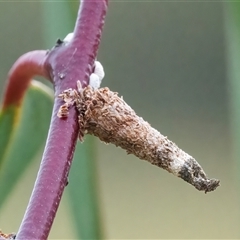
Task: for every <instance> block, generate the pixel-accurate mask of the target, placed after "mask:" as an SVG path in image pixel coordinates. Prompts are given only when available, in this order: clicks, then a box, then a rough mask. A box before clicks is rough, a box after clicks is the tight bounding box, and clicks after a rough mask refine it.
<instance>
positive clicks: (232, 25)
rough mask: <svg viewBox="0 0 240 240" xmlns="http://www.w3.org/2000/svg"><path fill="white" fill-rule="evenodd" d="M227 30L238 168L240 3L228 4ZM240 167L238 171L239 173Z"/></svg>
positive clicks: (239, 155)
mask: <svg viewBox="0 0 240 240" xmlns="http://www.w3.org/2000/svg"><path fill="white" fill-rule="evenodd" d="M225 29H226V41H227V43H228V44H227V66H228V72H227V73H228V79H229V96H230V120H231V134H232V139H233V141H232V143H233V146H232V150H233V155H234V158H235V159H236V160H237V163H238V166H239V167H240V164H239V159H240V3H239V2H232V3H226V9H225ZM239 167H238V168H237V171H238V172H239ZM238 175H239V174H238Z"/></svg>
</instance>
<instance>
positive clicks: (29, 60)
mask: <svg viewBox="0 0 240 240" xmlns="http://www.w3.org/2000/svg"><path fill="white" fill-rule="evenodd" d="M46 57H47V51H44V50H36V51H32V52H28V53H26V54H24V55H22V56H21V57H20V58H19V59H18V60H17V61H16V62H15V64H14V65H13V66H12V68H11V70H10V72H9V77H8V85H7V88H6V92H5V96H4V99H3V109H5V108H6V107H8V106H9V105H15V106H19V105H20V104H21V101H22V99H23V96H24V93H25V91H26V90H27V88H28V85H29V83H30V81H31V79H32V77H33V76H35V75H39V76H42V77H45V78H47V79H50V77H49V75H48V72H47V71H46V68H45V66H44V63H45V60H46Z"/></svg>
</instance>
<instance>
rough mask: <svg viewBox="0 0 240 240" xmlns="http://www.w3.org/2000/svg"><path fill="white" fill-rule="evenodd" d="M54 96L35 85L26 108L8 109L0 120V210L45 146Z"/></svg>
mask: <svg viewBox="0 0 240 240" xmlns="http://www.w3.org/2000/svg"><path fill="white" fill-rule="evenodd" d="M52 96H53V94H52V93H50V91H49V89H48V88H47V87H46V86H44V85H43V84H41V83H36V81H34V82H33V83H32V84H31V87H30V88H29V90H28V91H27V93H26V95H25V97H24V100H23V105H22V107H21V108H19V109H17V108H16V107H14V106H12V107H11V108H10V109H6V110H5V111H4V112H3V113H2V114H1V118H0V133H1V144H0V150H1V152H0V163H1V165H0V207H1V206H2V204H3V203H4V201H5V200H6V198H7V196H8V195H9V193H10V192H11V190H12V189H13V188H14V186H15V184H16V182H17V181H18V179H19V178H20V177H21V175H22V174H23V173H24V171H25V170H26V168H27V167H28V166H29V164H30V162H31V161H32V160H33V158H34V156H35V155H36V153H37V152H38V151H39V149H40V148H41V147H42V146H43V144H44V142H45V140H46V137H47V131H48V128H49V122H50V116H51V111H52V105H53V97H52Z"/></svg>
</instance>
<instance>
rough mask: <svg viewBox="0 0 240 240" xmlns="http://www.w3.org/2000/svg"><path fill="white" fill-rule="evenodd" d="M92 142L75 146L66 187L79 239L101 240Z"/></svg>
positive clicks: (88, 140) (89, 138) (88, 139)
mask: <svg viewBox="0 0 240 240" xmlns="http://www.w3.org/2000/svg"><path fill="white" fill-rule="evenodd" d="M93 140H94V139H92V138H91V137H88V138H86V140H85V141H84V143H83V144H81V143H78V144H77V148H76V152H75V155H74V160H73V166H72V168H71V172H70V176H69V185H68V187H67V188H68V191H69V199H70V202H71V209H72V214H73V216H74V225H75V227H76V230H77V233H78V236H79V237H80V238H81V239H102V232H101V231H102V230H101V223H100V214H99V208H98V207H99V206H98V203H99V201H98V196H97V195H98V194H97V186H96V183H97V176H96V163H95V159H96V157H95V154H94V152H95V148H96V146H95V144H94V141H93Z"/></svg>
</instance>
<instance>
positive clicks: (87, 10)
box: [16, 0, 107, 240]
mask: <svg viewBox="0 0 240 240" xmlns="http://www.w3.org/2000/svg"><path fill="white" fill-rule="evenodd" d="M106 11H107V0H98V1H92V0H84V1H81V7H80V10H79V13H78V19H77V22H76V26H75V30H74V38H73V40H72V42H71V43H69V44H68V45H66V46H65V45H61V46H59V47H56V48H55V49H53V50H52V51H51V52H50V54H49V57H48V58H47V60H46V64H45V66H46V69H48V71H49V75H50V76H51V78H52V79H53V82H54V87H55V97H56V98H55V101H54V108H53V114H52V119H51V126H50V129H49V133H48V139H47V143H46V147H45V150H44V154H43V158H42V162H41V166H40V170H39V172H38V176H37V180H36V182H35V186H34V189H33V192H32V195H31V198H30V201H29V204H28V207H27V210H26V213H25V215H24V218H23V220H22V223H21V225H20V228H19V231H18V233H17V237H16V239H18V240H19V239H24V240H27V239H31V240H33V239H41V240H44V239H47V238H48V235H49V231H50V229H51V226H52V223H53V220H54V217H55V214H56V212H57V209H58V206H59V203H60V200H61V197H62V193H63V190H64V188H65V185H66V182H67V176H68V173H69V169H70V166H71V162H72V158H73V153H74V149H75V144H76V141H77V137H78V130H79V129H78V123H77V112H76V111H75V109H74V108H72V109H70V111H69V116H68V118H66V119H59V118H58V117H57V112H58V110H59V107H60V106H61V105H62V101H61V100H60V99H58V98H57V96H58V94H59V93H61V92H62V91H64V90H65V89H68V88H76V81H77V80H80V81H81V83H82V86H83V87H85V86H87V85H88V79H89V75H90V73H91V71H92V66H93V63H94V60H95V58H96V54H97V50H98V46H99V43H100V37H101V31H102V27H103V24H104V18H105V15H106Z"/></svg>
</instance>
